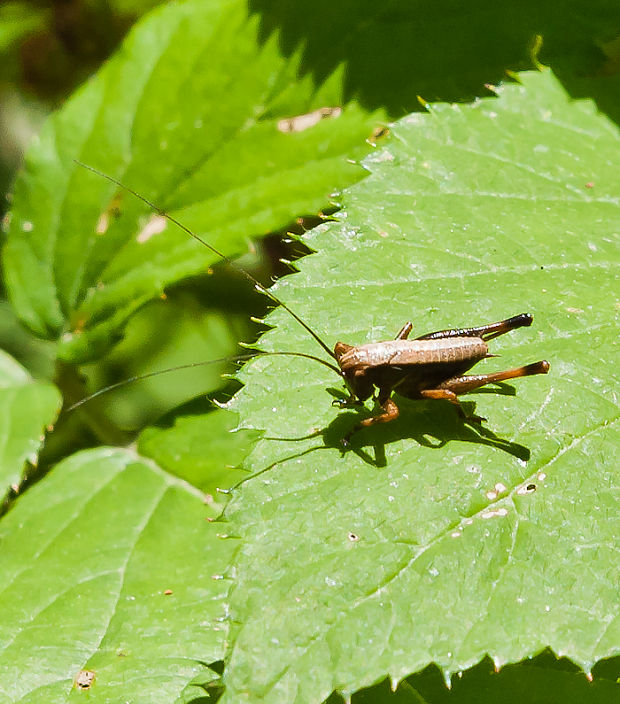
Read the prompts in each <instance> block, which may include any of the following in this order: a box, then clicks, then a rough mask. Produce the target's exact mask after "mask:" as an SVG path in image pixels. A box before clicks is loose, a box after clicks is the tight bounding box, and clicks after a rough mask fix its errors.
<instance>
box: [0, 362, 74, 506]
mask: <svg viewBox="0 0 620 704" xmlns="http://www.w3.org/2000/svg"><path fill="white" fill-rule="evenodd" d="M60 405H61V399H60V394H59V393H58V390H57V389H56V387H55V386H54V385H53V384H49V383H47V382H42V381H35V380H34V379H32V377H31V376H30V375H29V374H28V372H27V371H26V370H25V369H24V368H23V367H22V366H21V365H20V364H18V363H17V362H16V361H15V360H14V359H13V358H12V357H11V356H9V355H8V354H7V353H6V352H3V351H2V350H0V501H1V500H2V499H3V498H4V496H5V495H6V492H7V491H8V490H9V487H16V488H17V487H18V486H19V484H20V482H21V480H22V477H23V472H24V468H25V465H26V462H29V463H30V464H36V462H37V454H38V451H39V449H40V447H41V444H42V442H43V433H44V431H45V428H46V427H47V426H49V425H50V424H52V423H53V422H54V420H55V419H56V416H57V414H58V411H59V410H60Z"/></svg>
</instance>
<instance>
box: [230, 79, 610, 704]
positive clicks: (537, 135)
mask: <svg viewBox="0 0 620 704" xmlns="http://www.w3.org/2000/svg"><path fill="white" fill-rule="evenodd" d="M519 80H520V83H519V84H507V85H505V86H503V87H502V88H501V89H500V90H499V97H498V98H488V99H485V100H481V101H478V102H476V103H475V104H472V105H470V106H457V105H447V104H438V105H433V106H429V114H426V115H411V116H409V117H407V118H405V119H403V120H402V121H400V122H399V123H397V124H395V125H394V126H393V129H392V134H393V136H392V140H391V141H390V142H389V144H388V145H387V146H386V147H385V148H383V149H379V150H377V151H376V152H375V153H374V154H373V155H372V156H371V157H370V158H368V159H367V160H366V162H365V166H366V168H367V169H368V170H369V171H370V176H369V177H368V178H367V179H366V180H365V181H363V182H362V183H360V184H358V185H356V186H354V187H352V188H351V189H349V190H348V191H346V192H345V194H344V197H343V200H344V203H345V209H344V211H343V212H342V213H340V214H339V215H338V221H337V222H335V223H332V224H329V225H327V226H322V227H320V228H317V229H316V230H315V231H313V232H311V233H310V234H309V236H308V238H307V242H308V244H309V245H310V246H311V247H313V248H314V249H316V250H317V251H318V253H317V254H315V255H313V256H310V257H307V258H305V259H304V260H302V261H301V262H300V272H299V273H298V274H296V275H294V276H291V277H288V278H287V279H285V280H283V281H282V282H280V283H278V286H277V291H278V294H279V295H280V296H281V297H282V298H283V300H285V301H286V302H287V304H288V305H290V307H291V308H292V309H293V310H295V311H296V312H297V313H298V314H299V315H301V317H302V318H304V319H305V320H306V322H307V323H309V324H310V325H311V326H312V327H313V328H314V329H315V330H317V331H318V332H319V333H320V334H321V335H322V336H323V337H324V339H325V340H326V342H327V344H328V345H329V346H330V347H332V346H333V345H334V344H335V343H336V341H338V340H341V341H344V342H347V343H350V344H361V343H364V342H369V341H377V340H387V339H391V338H393V337H394V336H395V335H396V333H397V331H398V330H399V329H400V328H401V326H402V325H403V324H404V323H405V321H407V320H411V321H413V324H414V333H413V335H414V336H415V335H419V334H423V333H426V332H430V331H432V330H438V329H445V328H448V327H454V326H464V325H477V324H482V323H486V322H491V321H495V320H500V319H502V318H505V317H507V316H510V315H514V314H517V313H521V312H523V311H529V312H530V313H532V314H533V316H534V324H533V326H532V327H531V328H526V329H522V330H518V331H515V332H514V333H512V334H511V335H507V336H505V337H501V338H499V339H497V340H495V341H493V342H492V344H491V349H492V352H493V353H500V354H501V355H502V359H501V360H488V361H487V362H485V363H484V364H481V365H480V366H479V367H477V368H476V371H480V372H482V371H483V369H484V371H487V370H488V371H492V370H498V369H502V368H510V367H513V366H518V365H521V364H524V363H528V362H534V361H536V360H539V359H544V358H546V359H548V360H549V361H550V364H551V371H550V373H549V375H548V376H538V377H533V378H529V379H519V380H516V381H515V382H514V385H513V384H510V385H503V387H502V388H498V389H494V388H493V387H487V388H486V389H482V390H481V391H480V392H479V393H478V394H475V395H474V394H472V395H471V396H470V397H469V399H470V401H475V407H476V411H477V412H478V413H481V414H483V415H484V416H486V417H487V418H488V419H489V420H488V423H486V424H485V426H484V427H483V428H482V429H480V430H477V429H476V427H475V426H470V425H465V424H463V423H462V422H461V421H460V419H459V418H458V417H457V415H456V413H455V411H454V409H453V408H452V407H451V406H450V405H449V404H448V403H447V402H441V401H434V402H432V401H428V402H416V401H406V400H404V399H400V398H398V397H397V402H398V404H399V406H400V410H401V414H400V418H399V419H398V420H397V421H394V422H392V423H388V424H385V425H379V426H374V427H372V428H368V429H366V430H364V431H361V432H359V433H358V434H357V435H356V436H354V438H353V441H352V448H351V449H350V450H349V451H346V452H344V451H343V450H342V446H341V444H340V441H341V439H342V437H343V436H344V434H345V433H346V432H347V430H350V429H351V427H352V426H353V425H354V424H355V423H356V422H357V421H359V419H360V418H362V417H364V416H365V415H368V414H367V413H356V412H354V411H338V410H337V409H335V408H332V407H331V405H330V401H331V400H332V398H333V396H332V395H331V394H330V393H328V391H329V389H330V387H340V388H342V385H341V381H340V380H339V378H338V377H337V376H336V375H335V374H331V373H330V372H329V371H328V370H325V368H324V367H321V366H319V365H318V364H312V363H311V362H309V361H306V360H297V359H291V358H286V357H272V358H269V357H262V358H259V359H257V360H256V361H253V362H252V363H251V364H249V365H248V366H247V367H246V368H245V369H244V371H243V373H242V375H241V378H242V380H243V381H244V382H245V384H246V386H245V387H244V389H242V391H241V392H240V393H239V394H238V396H237V397H236V400H235V402H234V403H233V407H234V409H235V410H237V411H238V412H239V413H240V417H241V425H242V426H243V427H246V428H255V429H262V430H264V431H265V439H263V440H261V441H259V443H258V444H257V447H256V450H255V452H254V453H253V455H252V456H251V458H250V461H249V462H248V463H247V464H248V466H249V468H250V469H251V470H252V471H254V472H256V473H257V474H258V476H255V477H254V478H253V479H250V480H249V481H247V482H246V483H245V484H244V485H243V486H242V487H241V489H240V491H239V492H238V494H237V497H236V498H235V500H234V501H233V502H232V504H231V505H230V507H229V508H230V510H229V511H228V518H229V520H230V521H231V523H232V532H234V534H235V535H241V536H242V537H243V539H244V540H243V548H242V549H241V551H240V552H239V554H238V565H237V569H236V575H237V580H236V583H235V587H234V591H233V594H232V603H231V616H232V620H233V623H235V624H239V625H237V626H236V627H234V629H233V632H232V635H231V646H230V652H229V655H228V659H227V670H226V673H225V681H226V685H227V690H226V694H225V697H224V699H223V701H225V702H236V701H239V700H240V699H242V698H243V697H246V696H247V697H249V698H250V699H252V700H253V701H263V702H270V703H271V702H289V703H290V702H304V704H308V703H310V702H320V701H322V699H324V698H325V697H326V696H327V695H328V694H329V693H330V692H331V691H332V690H334V689H338V690H339V691H342V692H343V693H344V694H345V695H347V694H349V693H351V692H353V691H355V690H357V689H358V688H360V687H362V686H365V685H368V684H370V683H373V682H376V681H379V680H381V679H382V678H384V677H385V676H386V675H389V676H390V677H391V678H392V679H393V680H394V681H399V680H400V679H402V678H403V677H404V676H407V675H408V674H410V673H412V672H415V671H417V670H420V669H421V668H423V667H425V666H426V665H427V664H429V663H431V662H435V663H437V664H438V665H439V667H440V668H441V669H442V670H443V671H444V672H445V673H447V674H449V673H453V672H457V671H460V670H463V669H466V668H468V667H470V666H471V665H473V664H474V663H476V662H478V661H479V660H480V659H481V658H482V657H483V656H484V655H485V653H489V654H490V655H491V657H492V658H493V660H494V661H495V663H496V664H497V665H498V666H499V665H502V664H504V663H507V662H514V661H518V660H520V659H522V658H524V657H526V656H529V655H532V654H534V653H536V652H538V651H540V650H541V649H542V648H544V647H546V646H550V647H551V648H553V650H554V651H555V652H556V653H558V654H560V655H566V656H568V657H570V658H571V659H573V660H574V661H575V662H576V663H577V664H579V665H580V666H581V667H583V668H584V669H585V670H586V671H589V670H590V668H591V667H592V665H593V663H594V662H596V661H597V660H599V659H601V658H605V657H608V656H610V655H613V654H615V653H618V652H620V646H619V645H618V643H619V642H620V613H619V611H618V600H617V584H616V579H615V576H614V575H616V574H617V573H618V570H619V569H620V562H619V558H618V556H619V555H620V549H619V548H620V545H619V543H618V535H620V519H619V516H620V502H619V500H618V496H620V492H619V491H618V490H619V488H620V482H619V481H618V477H617V472H616V469H615V468H616V467H617V466H618V452H617V448H618V423H617V420H618V407H617V404H616V400H617V394H618V378H617V374H618V362H619V359H618V353H617V347H614V346H613V344H612V342H613V340H614V339H615V338H616V336H617V323H616V316H617V310H618V304H617V287H616V285H615V279H614V276H615V274H616V269H617V266H618V259H619V257H618V251H619V250H618V233H619V232H620V200H619V198H618V192H619V186H620V177H619V173H620V172H619V171H618V169H617V164H618V163H620V139H619V137H618V131H617V129H616V127H615V126H613V125H612V124H611V123H610V122H608V121H607V120H606V119H605V118H604V117H602V116H600V115H597V114H596V111H595V110H594V108H593V106H592V105H591V104H590V103H588V102H587V101H583V102H581V101H580V102H571V101H570V100H569V99H568V98H567V96H566V94H565V93H564V91H563V90H562V88H561V87H560V86H559V84H558V83H557V81H556V80H555V78H554V77H553V75H552V74H551V73H550V72H544V73H526V74H522V75H521V76H520V77H519ZM269 323H270V324H272V325H276V326H277V327H276V330H275V331H273V332H270V333H269V334H268V335H267V336H266V337H265V338H264V343H263V346H264V347H265V348H266V349H278V350H283V349H286V350H297V351H303V352H312V353H317V352H319V350H317V346H316V344H314V343H313V341H312V340H311V339H308V336H307V335H306V334H304V332H303V330H302V329H301V328H300V326H299V325H298V324H297V323H296V322H295V321H292V320H291V319H290V318H289V317H288V316H287V315H286V313H285V312H283V311H282V310H277V311H276V312H275V313H274V314H273V315H272V316H270V318H269ZM259 473H260V474H259Z"/></svg>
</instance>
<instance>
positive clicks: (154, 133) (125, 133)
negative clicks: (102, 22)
mask: <svg viewBox="0 0 620 704" xmlns="http://www.w3.org/2000/svg"><path fill="white" fill-rule="evenodd" d="M258 25H259V22H258V19H257V18H256V17H253V16H249V15H248V11H247V7H246V5H245V3H244V2H242V0H233V1H232V2H228V1H224V0H209V1H208V2H205V1H204V0H200V1H198V0H187V1H186V2H179V3H171V4H167V5H166V6H164V7H161V8H157V9H156V10H155V11H154V12H152V13H151V14H150V15H149V16H148V18H145V20H144V21H143V22H141V23H140V24H139V25H138V26H137V28H136V29H135V30H134V31H133V32H132V33H131V35H130V36H129V37H128V39H127V40H126V41H125V43H124V45H123V47H122V49H121V50H120V51H119V52H118V53H117V54H116V56H115V57H114V59H113V60H112V61H110V62H109V63H108V64H107V65H106V66H105V67H104V68H103V69H102V70H101V71H100V72H99V74H98V75H97V76H96V77H95V78H94V79H93V80H92V81H90V82H89V83H88V84H86V85H85V86H83V88H82V89H81V90H79V91H78V92H77V93H76V94H75V95H74V96H73V98H72V99H71V100H70V101H69V102H68V103H67V104H66V105H65V106H64V107H63V109H62V110H61V111H59V112H58V113H57V114H56V115H54V116H53V118H52V119H50V120H49V121H48V122H47V123H46V125H45V127H44V128H43V130H42V132H41V135H40V138H39V140H38V142H37V143H36V144H33V146H32V148H31V150H30V151H29V152H28V155H27V158H26V164H25V169H24V171H23V172H22V174H21V175H20V177H19V178H18V180H17V182H16V185H15V193H14V207H13V210H12V213H11V220H10V225H9V235H8V244H7V247H6V250H5V273H6V278H7V285H8V288H9V291H10V293H11V298H12V302H13V304H14V306H15V308H16V310H17V312H18V314H19V315H20V317H21V318H22V319H23V320H24V322H25V323H27V324H28V325H29V326H30V327H31V328H32V329H33V330H34V331H35V332H36V333H37V334H38V335H41V336H43V337H49V338H52V339H55V338H59V339H60V342H61V344H60V348H59V355H60V356H61V358H63V359H64V360H66V361H72V362H76V361H85V360H87V359H92V358H94V357H97V356H100V355H101V354H102V352H103V351H104V350H105V349H106V348H107V347H109V346H110V344H111V343H112V342H113V341H114V339H115V335H118V332H119V329H120V328H121V327H122V325H123V324H124V322H125V321H126V319H127V317H128V316H129V315H130V314H131V313H132V312H134V311H135V310H136V309H137V308H139V307H140V306H142V305H143V304H144V303H145V302H146V301H147V300H149V299H151V298H153V297H155V296H158V295H160V294H161V293H162V292H163V290H164V288H165V287H166V286H167V285H168V284H170V283H173V282H175V281H177V280H179V279H181V278H183V277H187V276H189V275H191V274H195V273H197V272H202V271H204V269H205V268H206V267H207V266H208V265H209V264H211V263H213V262H214V261H216V260H217V259H218V257H216V256H215V255H213V254H212V253H211V252H210V251H209V250H208V249H207V248H205V247H201V246H200V245H199V244H198V243H196V242H194V241H192V240H191V238H190V237H189V236H188V235H187V234H186V233H184V232H182V231H180V230H179V229H177V228H174V227H171V226H170V223H167V222H165V221H163V220H162V218H161V217H159V216H156V215H154V214H153V212H152V211H151V210H150V209H149V208H148V207H147V206H146V205H145V204H144V203H142V202H140V201H138V200H137V199H136V198H134V197H133V196H131V195H130V194H128V193H127V192H125V191H122V190H120V189H119V188H117V187H116V186H114V185H113V184H111V183H110V182H109V181H106V180H104V179H103V178H101V177H100V176H96V175H95V174H93V173H90V172H88V171H86V170H85V169H83V168H81V167H80V166H78V165H77V164H76V163H75V162H74V159H76V158H79V159H80V160H81V161H83V162H86V163H87V164H90V165H92V166H96V167H97V168H100V169H102V170H104V171H106V172H108V173H110V174H111V175H113V176H115V177H118V178H121V179H122V180H123V182H124V183H126V184H127V185H129V186H131V187H132V188H134V189H135V190H137V191H138V192H140V193H142V194H144V195H145V196H147V197H148V198H150V199H152V200H153V201H154V202H156V203H157V205H158V206H159V207H162V208H165V209H166V210H168V211H170V212H172V213H173V215H174V216H175V217H178V218H179V219H180V220H182V222H183V223H184V224H185V225H186V226H188V227H189V228H194V229H196V230H197V231H198V232H200V233H201V234H203V235H204V236H205V238H206V240H207V241H208V242H209V243H211V244H212V245H214V246H215V247H217V248H219V249H221V250H223V251H225V252H226V253H227V254H231V255H233V254H235V253H238V252H239V251H241V250H243V249H244V248H245V240H246V238H247V237H248V236H249V235H252V234H254V235H260V234H263V233H266V232H269V231H273V230H277V229H279V228H282V227H284V226H285V225H286V224H287V223H288V222H290V221H291V220H292V219H294V218H295V217H296V216H297V215H300V214H304V213H317V212H318V211H319V210H320V209H321V208H322V207H325V206H326V205H328V203H329V194H330V193H331V192H332V190H333V189H334V188H335V187H338V186H343V185H346V184H349V183H351V182H353V181H355V180H357V179H359V178H360V177H361V176H362V175H363V172H362V170H361V169H360V168H359V167H358V166H357V165H354V164H352V163H350V162H349V161H347V157H348V158H349V159H350V158H351V157H355V155H361V154H363V153H365V152H366V145H365V144H364V139H365V138H366V137H367V136H369V135H370V133H371V131H372V126H373V125H375V124H376V122H377V118H376V117H373V116H372V115H369V114H368V113H367V112H364V111H362V110H361V109H360V108H359V107H358V106H357V105H356V104H355V102H354V101H350V102H349V103H348V104H347V105H343V94H342V71H341V70H337V71H335V72H334V73H333V74H332V75H331V76H329V77H325V80H324V82H323V83H322V85H321V86H314V87H313V88H312V89H310V88H311V86H310V85H309V84H308V83H307V82H304V81H300V80H299V78H298V72H299V70H300V65H299V60H300V59H299V56H294V57H291V58H290V59H285V58H284V57H283V56H282V53H281V51H280V48H279V44H278V41H277V38H276V37H272V38H270V39H269V40H267V41H266V42H264V43H261V42H260V37H259V29H258ZM284 97H285V99H284ZM324 107H328V108H332V107H333V108H337V109H336V110H335V111H334V112H331V113H330V112H327V113H325V117H326V119H320V115H319V118H318V121H317V122H316V124H314V125H313V126H311V127H309V128H308V129H304V130H303V131H294V130H293V131H291V129H290V122H282V120H283V118H290V117H292V116H295V115H300V114H307V113H312V112H313V111H316V110H318V109H319V108H324ZM341 107H342V108H343V109H342V114H339V113H340V108H341ZM360 145H362V146H360Z"/></svg>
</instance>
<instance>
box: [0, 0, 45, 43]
mask: <svg viewBox="0 0 620 704" xmlns="http://www.w3.org/2000/svg"><path fill="white" fill-rule="evenodd" d="M48 14H49V13H48V11H47V10H45V9H42V8H37V7H34V6H33V5H32V3H29V2H6V3H4V6H3V7H0V53H4V52H7V51H8V50H9V49H11V48H12V46H13V45H14V44H15V43H16V42H18V41H19V40H20V39H23V38H24V37H26V36H27V35H29V34H32V33H34V32H35V31H40V30H42V29H43V28H44V27H45V24H46V22H47V19H48Z"/></svg>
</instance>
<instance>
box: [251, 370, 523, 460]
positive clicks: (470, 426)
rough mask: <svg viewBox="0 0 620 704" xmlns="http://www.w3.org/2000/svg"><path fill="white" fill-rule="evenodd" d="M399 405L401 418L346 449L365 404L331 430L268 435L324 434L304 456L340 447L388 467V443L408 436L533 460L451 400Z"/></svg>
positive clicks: (433, 444) (506, 389)
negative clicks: (481, 447) (465, 415)
mask: <svg viewBox="0 0 620 704" xmlns="http://www.w3.org/2000/svg"><path fill="white" fill-rule="evenodd" d="M327 391H328V392H329V393H330V394H332V395H333V396H336V395H338V393H339V392H338V391H337V389H327ZM480 392H482V393H485V394H489V393H494V394H499V395H502V396H515V395H516V390H515V388H514V387H513V386H511V385H509V384H498V385H497V386H495V387H492V388H491V387H486V388H485V389H484V390H482V389H481V390H480ZM340 395H341V394H340ZM398 405H399V407H400V409H401V413H400V416H399V418H398V419H396V420H394V421H392V422H390V423H386V424H382V425H373V426H372V427H369V428H363V429H361V430H359V431H357V432H356V433H355V434H354V435H353V436H352V438H351V441H350V443H349V444H348V445H347V446H346V447H345V446H343V444H342V438H343V437H344V436H346V435H347V433H348V432H349V431H350V430H351V428H355V427H356V426H358V425H359V422H360V420H361V419H363V418H366V417H369V416H370V415H371V412H370V411H369V410H368V409H366V408H364V407H361V408H360V409H359V410H357V409H355V410H347V411H342V412H341V413H339V414H338V416H337V417H336V418H334V420H333V421H332V422H331V423H330V424H329V425H328V426H327V427H326V428H323V429H321V430H318V431H316V432H314V433H310V434H308V435H304V436H301V437H296V438H290V437H289V438H284V437H274V436H270V437H265V438H264V439H265V440H273V441H282V442H295V441H299V442H301V441H304V440H309V439H312V438H315V437H320V438H322V440H323V446H322V447H320V446H315V447H313V448H308V449H306V450H304V451H303V452H302V453H300V454H304V455H305V454H308V453H309V452H314V451H317V450H320V449H324V448H331V449H337V450H339V451H340V453H341V455H342V456H343V457H344V456H345V455H346V454H348V453H349V452H352V453H354V454H355V455H357V456H358V457H359V458H360V459H362V460H363V461H364V462H367V463H368V464H370V465H373V466H374V467H385V466H386V465H387V457H386V450H385V448H386V446H387V445H390V444H392V443H394V442H398V441H401V440H404V439H407V438H409V439H412V440H414V441H415V442H417V443H418V445H421V446H422V447H428V448H432V449H439V448H442V447H444V446H445V445H447V444H448V443H449V442H451V441H460V442H471V443H476V444H478V445H487V446H488V447H493V448H496V449H498V450H501V451H502V452H507V453H508V454H509V455H512V456H513V457H516V458H518V459H519V460H522V461H524V462H527V461H528V460H529V459H530V450H529V449H528V448H527V447H525V446H524V445H521V444H519V443H515V442H512V441H510V440H506V439H505V438H502V437H501V436H499V435H497V434H495V433H494V432H493V431H492V430H490V429H489V428H487V427H485V426H483V425H482V424H480V423H476V422H472V421H468V420H466V419H463V418H461V416H459V415H458V414H457V413H456V412H455V411H454V409H453V408H452V407H451V405H450V404H449V403H447V402H446V403H437V401H410V400H408V399H405V398H402V397H398ZM463 406H464V407H466V408H467V407H468V406H469V408H468V411H471V412H472V413H473V410H474V409H475V406H476V404H475V402H473V401H467V402H464V403H463ZM368 446H370V447H372V451H371V452H368V451H367V450H366V449H365V448H367V447H368ZM289 459H291V458H289ZM280 461H281V460H280Z"/></svg>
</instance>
